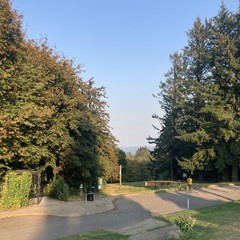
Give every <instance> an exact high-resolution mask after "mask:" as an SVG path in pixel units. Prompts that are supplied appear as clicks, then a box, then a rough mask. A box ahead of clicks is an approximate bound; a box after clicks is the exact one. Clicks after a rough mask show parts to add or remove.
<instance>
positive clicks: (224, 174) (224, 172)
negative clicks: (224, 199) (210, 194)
mask: <svg viewBox="0 0 240 240" xmlns="http://www.w3.org/2000/svg"><path fill="white" fill-rule="evenodd" d="M222 181H223V182H230V176H229V174H228V169H227V168H224V169H223V170H222Z"/></svg>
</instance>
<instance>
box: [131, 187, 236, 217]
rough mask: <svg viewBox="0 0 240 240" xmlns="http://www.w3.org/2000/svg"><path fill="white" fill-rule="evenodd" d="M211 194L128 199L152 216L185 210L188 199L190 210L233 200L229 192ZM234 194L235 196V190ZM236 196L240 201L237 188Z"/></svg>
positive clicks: (158, 194) (175, 193)
mask: <svg viewBox="0 0 240 240" xmlns="http://www.w3.org/2000/svg"><path fill="white" fill-rule="evenodd" d="M223 190H224V189H223ZM225 190H226V188H225ZM213 193H214V192H213V191H212V192H210V193H209V192H207V190H206V191H205V192H204V191H203V190H194V189H193V191H178V192H161V193H155V194H144V195H136V196H130V197H129V198H130V199H131V200H132V201H134V202H137V203H138V204H140V205H141V206H142V207H143V208H144V209H145V210H146V211H149V212H151V213H152V214H153V215H154V216H156V215H164V214H169V213H173V212H178V211H183V210H186V209H187V201H188V200H187V199H189V207H190V209H198V208H203V207H208V206H212V205H216V204H220V203H224V202H227V201H232V200H234V198H232V196H231V195H232V194H233V192H231V194H230V195H229V191H226V192H224V191H222V192H221V191H219V192H217V193H215V194H213ZM234 193H235V195H236V189H235V191H234ZM238 196H239V198H238V199H240V188H239V187H238V191H237V197H238ZM235 199H236V196H235Z"/></svg>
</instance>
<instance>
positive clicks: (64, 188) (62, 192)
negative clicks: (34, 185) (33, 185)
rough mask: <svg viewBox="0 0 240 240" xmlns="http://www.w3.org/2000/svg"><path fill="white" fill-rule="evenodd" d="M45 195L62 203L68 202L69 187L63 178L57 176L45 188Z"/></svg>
mask: <svg viewBox="0 0 240 240" xmlns="http://www.w3.org/2000/svg"><path fill="white" fill-rule="evenodd" d="M44 194H45V195H47V196H49V197H52V198H56V199H58V200H61V201H67V200H68V197H69V186H68V185H67V183H66V182H65V181H64V179H63V178H62V177H61V176H57V177H56V178H54V179H53V180H52V181H51V182H50V183H49V184H48V185H47V186H46V187H45V189H44Z"/></svg>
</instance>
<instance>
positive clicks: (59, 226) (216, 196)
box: [0, 186, 240, 240]
mask: <svg viewBox="0 0 240 240" xmlns="http://www.w3.org/2000/svg"><path fill="white" fill-rule="evenodd" d="M187 199H189V202H190V208H191V209H196V208H202V207H206V206H211V205H216V204H220V203H225V202H229V201H232V200H239V199H240V187H239V186H228V187H224V188H215V189H201V190H199V191H195V190H193V191H192V192H187V191H182V192H176V193H159V194H146V195H133V196H128V197H125V198H119V199H117V200H116V202H115V204H116V208H115V209H114V210H111V211H109V212H106V213H101V214H95V215H90V216H82V217H54V216H45V217H43V216H23V217H11V218H3V219H0V240H6V239H7V240H12V239H14V240H15V239H16V240H55V239H58V238H60V237H64V236H69V235H72V234H76V233H83V232H87V231H92V230H96V229H118V228H123V227H126V226H131V225H133V224H135V223H138V222H141V221H143V220H145V219H149V218H151V217H154V216H155V215H161V214H167V213H171V212H176V211H181V210H183V209H186V206H187V205H186V204H187Z"/></svg>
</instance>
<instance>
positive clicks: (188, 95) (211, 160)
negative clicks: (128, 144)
mask: <svg viewBox="0 0 240 240" xmlns="http://www.w3.org/2000/svg"><path fill="white" fill-rule="evenodd" d="M239 19H240V12H239V11H238V12H236V13H232V12H229V11H228V10H227V9H226V6H225V5H224V3H222V6H221V8H220V10H219V12H218V15H217V16H215V17H213V18H211V19H209V20H205V22H202V21H201V19H200V18H197V19H196V21H195V22H194V24H193V28H192V29H190V30H189V31H188V32H187V35H188V44H187V46H185V47H184V48H183V50H182V52H181V53H180V54H173V55H171V60H172V68H171V70H170V71H169V72H168V73H167V74H166V81H165V82H162V83H161V84H160V93H159V95H158V99H159V102H160V104H161V106H162V108H163V109H164V112H165V115H164V117H163V118H159V117H158V116H154V117H156V118H158V119H159V121H160V123H161V130H159V129H158V130H159V136H158V137H157V138H156V139H151V138H150V142H152V143H154V144H155V145H156V146H155V148H154V151H153V153H152V154H153V167H154V169H155V171H157V173H159V172H166V171H167V174H168V175H169V176H171V178H174V177H175V178H176V176H179V175H178V172H176V171H178V170H179V169H180V168H179V167H181V168H182V169H184V170H186V171H187V172H189V173H191V174H192V173H193V172H194V173H195V174H196V173H198V174H200V173H201V171H202V172H204V174H202V176H203V175H206V173H207V172H210V175H213V174H211V173H214V175H215V179H218V178H219V175H222V179H223V180H228V179H231V180H232V181H238V179H239V166H238V165H239V161H240V152H239V149H240V148H239V144H240V139H239V136H240V134H239V133H240V132H239V125H240V114H239V106H240V104H239V103H240V91H239V87H240V85H239V81H238V79H239V72H240V52H239V46H240V44H239V31H240V28H239ZM216 170H217V171H216ZM174 171H175V172H174ZM167 174H166V175H167ZM230 175H231V177H230ZM180 176H181V175H180Z"/></svg>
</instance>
